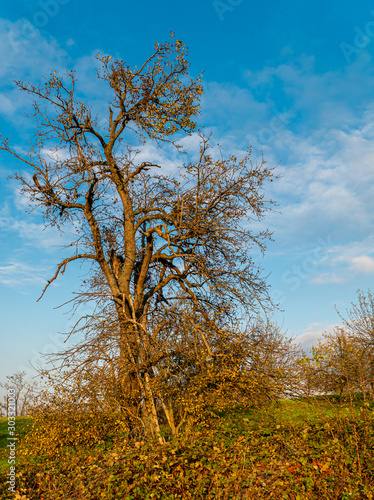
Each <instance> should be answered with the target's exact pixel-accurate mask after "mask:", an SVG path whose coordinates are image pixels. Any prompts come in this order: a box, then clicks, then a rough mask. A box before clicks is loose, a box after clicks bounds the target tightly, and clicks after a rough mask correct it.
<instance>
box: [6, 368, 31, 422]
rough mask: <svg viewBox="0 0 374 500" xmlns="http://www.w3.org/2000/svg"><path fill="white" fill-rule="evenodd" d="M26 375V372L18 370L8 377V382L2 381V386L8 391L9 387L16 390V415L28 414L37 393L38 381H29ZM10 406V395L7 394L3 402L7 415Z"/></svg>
mask: <svg viewBox="0 0 374 500" xmlns="http://www.w3.org/2000/svg"><path fill="white" fill-rule="evenodd" d="M25 376H26V373H25V372H17V373H14V374H13V375H9V376H8V377H6V378H7V382H0V387H2V388H3V389H6V390H7V391H9V389H13V390H14V392H13V393H12V396H13V397H14V406H15V416H22V415H26V414H27V412H28V409H29V407H30V405H31V404H32V401H33V399H34V397H35V395H36V390H37V383H36V382H32V383H30V382H28V381H27V380H26V378H25ZM8 406H9V403H8V396H7V395H5V396H4V403H1V407H2V409H3V410H4V411H5V414H6V415H8Z"/></svg>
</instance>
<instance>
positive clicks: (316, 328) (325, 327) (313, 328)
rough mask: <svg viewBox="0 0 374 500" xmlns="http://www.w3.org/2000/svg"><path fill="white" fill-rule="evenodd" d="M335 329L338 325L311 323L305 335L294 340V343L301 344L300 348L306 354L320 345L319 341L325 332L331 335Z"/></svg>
mask: <svg viewBox="0 0 374 500" xmlns="http://www.w3.org/2000/svg"><path fill="white" fill-rule="evenodd" d="M335 327H336V325H333V324H326V323H310V324H309V325H308V326H307V327H306V329H305V330H304V332H303V333H301V334H300V335H297V336H296V337H295V338H294V342H295V343H296V344H300V347H301V348H302V349H303V350H304V351H305V352H308V351H310V349H311V348H312V347H313V346H315V345H317V344H318V340H319V339H320V338H321V337H322V335H323V334H324V333H325V332H327V333H330V332H332V331H333V329H334V328H335Z"/></svg>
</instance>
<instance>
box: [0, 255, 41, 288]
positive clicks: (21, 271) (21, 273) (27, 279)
mask: <svg viewBox="0 0 374 500" xmlns="http://www.w3.org/2000/svg"><path fill="white" fill-rule="evenodd" d="M46 271H47V269H46V268H44V267H36V266H30V265H28V264H24V263H22V262H14V261H13V262H9V263H7V264H0V283H1V284H2V285H6V286H13V287H20V286H24V285H38V286H40V285H41V284H43V283H45V278H43V276H44V275H45V274H46Z"/></svg>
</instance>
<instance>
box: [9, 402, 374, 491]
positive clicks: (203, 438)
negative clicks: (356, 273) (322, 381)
mask: <svg viewBox="0 0 374 500" xmlns="http://www.w3.org/2000/svg"><path fill="white" fill-rule="evenodd" d="M0 423H1V436H2V437H1V446H2V449H3V448H4V445H5V444H6V442H5V440H4V429H5V430H6V428H5V427H4V425H5V424H4V419H2V420H1V421H0ZM29 424H30V420H28V419H18V420H17V425H18V427H19V429H20V435H22V434H23V435H24V434H25V433H26V432H27V431H28V429H29ZM20 448H22V446H21V445H20ZM45 451H46V453H45V454H44V455H40V456H24V457H22V458H21V459H20V461H19V463H18V465H17V472H18V473H20V474H21V476H19V477H18V479H17V481H18V487H19V490H20V493H21V494H22V495H25V496H24V497H23V498H24V499H26V498H27V499H39V500H40V499H43V500H47V499H53V500H62V499H66V500H67V499H71V500H72V499H77V500H78V499H79V500H80V499H92V500H98V499H121V500H138V499H139V500H145V499H161V500H164V499H165V500H167V499H177V498H181V499H191V500H192V499H193V500H197V499H261V500H262V499H292V500H304V499H315V500H325V499H326V500H328V499H341V500H347V499H369V500H370V499H372V498H374V495H373V492H374V429H373V407H372V404H371V403H368V402H367V401H364V400H363V399H362V397H356V398H355V400H352V401H350V400H349V399H348V400H347V401H339V399H338V398H333V397H331V398H314V399H304V400H301V399H292V400H284V401H280V402H278V403H277V404H270V405H268V406H266V407H263V408H261V409H256V410H252V411H242V410H241V409H240V408H236V409H235V410H233V411H232V412H230V413H226V414H224V415H218V416H217V419H216V420H215V421H214V422H212V423H211V425H209V426H205V427H200V428H199V427H195V428H194V429H190V431H189V433H187V434H186V435H185V436H182V437H180V438H178V439H174V440H169V441H168V442H167V443H166V444H165V445H159V444H156V443H154V442H144V441H142V440H139V441H136V440H135V441H133V442H127V441H125V439H124V438H123V439H122V440H120V441H118V442H113V440H112V439H109V438H108V439H103V440H102V441H100V442H98V443H97V444H96V445H95V446H91V447H84V446H81V445H77V446H71V445H70V446H68V447H65V448H61V449H60V450H59V451H58V452H54V453H53V454H48V450H45ZM1 453H2V455H1V457H2V458H3V456H4V455H3V453H4V452H3V451H2V452H1ZM2 464H3V465H4V462H2ZM0 491H2V495H3V496H2V497H1V498H7V496H6V495H7V494H6V490H5V487H4V485H3V489H2V490H0ZM9 498H11V497H9Z"/></svg>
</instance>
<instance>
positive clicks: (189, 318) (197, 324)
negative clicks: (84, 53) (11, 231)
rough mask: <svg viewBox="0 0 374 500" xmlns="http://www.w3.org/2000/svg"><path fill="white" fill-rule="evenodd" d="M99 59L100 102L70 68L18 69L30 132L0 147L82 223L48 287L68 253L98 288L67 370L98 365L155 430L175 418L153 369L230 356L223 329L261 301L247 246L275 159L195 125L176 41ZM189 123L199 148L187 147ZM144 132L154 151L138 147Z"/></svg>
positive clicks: (196, 88) (194, 84) (134, 416)
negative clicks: (96, 106) (103, 93)
mask: <svg viewBox="0 0 374 500" xmlns="http://www.w3.org/2000/svg"><path fill="white" fill-rule="evenodd" d="M98 59H99V61H100V64H101V70H100V71H99V73H98V78H100V79H102V80H103V81H104V82H105V83H106V84H107V85H108V87H109V89H110V92H111V99H110V102H107V103H106V104H105V105H104V104H103V105H102V107H101V109H102V110H103V112H102V113H103V114H102V115H100V114H99V115H94V113H93V112H92V109H91V107H90V105H89V104H88V103H86V102H83V101H82V100H81V98H78V90H77V84H78V82H77V80H76V77H75V74H74V73H73V72H69V73H67V74H66V75H63V76H60V75H57V74H56V73H55V72H53V73H52V74H51V75H50V77H49V78H48V79H47V80H46V81H45V83H44V84H40V85H34V84H31V83H22V82H17V85H18V87H19V88H20V89H21V90H22V91H24V92H26V93H28V94H30V96H31V97H32V98H34V110H35V113H34V115H33V116H32V117H31V119H32V120H35V123H36V124H37V128H36V133H35V139H34V141H33V143H32V144H33V146H32V148H31V150H30V151H29V152H28V154H27V155H25V156H22V155H20V154H19V153H18V149H16V148H14V147H13V146H12V145H10V143H9V142H8V140H6V139H3V141H2V149H4V150H6V151H8V152H9V153H11V154H12V155H13V156H14V157H16V158H17V159H18V160H20V161H22V162H23V164H24V166H25V170H24V171H23V172H19V173H16V174H15V178H16V179H17V180H18V181H19V182H20V184H21V189H22V193H23V194H24V195H25V196H27V197H28V198H29V200H30V204H31V205H32V206H33V207H39V208H41V210H42V211H43V214H44V217H45V220H46V223H48V224H52V225H56V226H58V227H59V228H60V229H61V230H64V229H65V228H67V227H70V226H74V227H75V228H76V230H77V232H78V236H77V239H76V241H74V242H72V244H71V245H70V246H69V247H67V254H66V257H65V258H64V259H63V260H62V261H61V262H59V263H57V268H56V272H55V274H54V275H53V276H51V278H50V280H49V281H48V283H47V284H46V287H45V289H44V291H43V294H44V292H45V291H46V290H47V288H48V287H49V286H50V284H51V283H53V282H54V281H55V280H56V279H58V277H59V276H60V275H61V274H63V273H64V271H65V269H66V267H67V266H70V265H71V264H73V263H74V262H75V261H86V262H88V263H91V267H90V278H89V279H87V280H85V282H84V283H83V284H82V286H83V288H82V290H80V292H79V294H78V295H77V301H78V303H79V302H81V301H84V300H90V301H94V303H95V305H96V307H95V312H94V313H93V314H92V315H89V316H86V317H85V318H84V319H82V321H83V326H80V328H83V329H84V330H85V332H86V337H85V341H83V343H81V344H80V345H79V346H77V347H76V349H75V351H74V353H72V352H71V353H70V354H71V356H70V358H69V363H72V361H71V359H72V357H74V356H73V354H74V355H75V356H76V357H77V356H78V357H79V356H83V357H82V358H80V361H79V362H77V364H76V366H75V369H78V368H77V367H78V365H79V366H80V367H82V366H86V367H91V369H92V370H93V367H94V365H95V363H96V367H101V369H102V368H103V366H104V365H105V366H106V369H107V373H108V376H110V377H113V380H115V381H116V383H115V386H116V391H115V392H116V396H115V397H116V401H117V402H118V404H119V406H120V408H121V411H122V413H123V415H124V416H125V417H126V418H127V419H128V421H129V425H132V424H131V422H133V423H134V422H136V421H141V422H142V424H143V425H144V426H146V427H147V428H148V429H149V430H150V431H151V432H152V433H153V434H158V433H159V431H160V418H161V417H160V416H161V414H162V415H164V416H165V415H166V417H167V420H168V421H169V423H170V422H173V418H174V417H173V415H172V412H173V407H172V404H170V398H169V399H167V395H166V393H164V392H163V389H162V384H161V383H160V380H161V381H162V383H163V384H164V385H167V384H169V387H171V386H173V383H172V381H173V380H175V381H178V383H179V384H180V383H181V380H183V381H184V382H185V381H187V380H189V378H188V376H187V375H186V373H187V372H188V370H191V366H193V361H191V359H192V358H193V359H195V361H196V359H200V360H204V361H203V362H202V361H201V363H200V364H205V366H213V365H214V363H215V360H217V359H219V365H220V366H222V363H224V360H225V359H226V358H227V359H228V358H229V357H230V356H231V358H230V359H231V361H230V362H231V363H232V362H233V359H234V358H235V356H234V358H233V357H232V352H231V353H230V352H228V351H229V350H228V349H227V347H228V345H230V339H229V338H228V337H227V335H228V332H230V328H231V331H232V332H234V330H235V328H236V329H237V328H239V327H238V325H236V326H235V324H234V323H235V321H236V320H237V318H238V316H239V315H240V317H243V316H245V315H247V317H253V315H255V314H256V312H257V311H258V309H259V308H260V307H266V303H267V301H268V294H267V285H266V282H265V280H264V278H263V277H262V275H261V272H260V269H259V268H258V267H257V265H256V264H255V262H254V261H253V259H252V256H251V249H253V248H257V249H260V250H261V251H263V250H264V249H265V243H266V239H267V238H268V237H269V233H268V231H267V230H262V229H258V227H259V225H258V224H257V221H258V220H260V219H261V218H262V217H263V215H264V212H265V211H266V210H268V209H269V208H270V206H271V203H272V202H271V201H270V200H266V199H265V197H264V184H265V183H267V182H269V181H271V180H272V179H273V172H272V169H269V168H267V167H266V165H265V162H264V161H263V160H261V161H259V162H252V161H251V158H250V149H248V151H247V152H246V153H245V154H244V155H243V156H242V157H241V158H237V157H235V156H233V155H230V156H228V157H224V156H223V153H222V151H221V150H220V148H215V149H214V148H211V146H210V142H209V138H208V137H206V136H204V135H203V134H201V133H199V132H197V131H196V123H195V121H194V119H195V117H196V115H197V114H198V113H199V100H200V97H201V95H202V92H203V89H202V84H201V79H200V78H197V79H189V78H188V68H189V64H188V61H187V50H186V47H185V46H184V44H183V43H182V42H180V41H178V40H175V39H174V37H172V40H171V42H170V43H165V44H162V45H159V44H157V45H156V46H155V49H154V52H153V54H152V55H151V56H150V57H149V58H148V59H147V60H146V61H145V63H144V64H143V65H141V66H140V67H135V68H131V67H130V66H128V65H127V64H126V63H125V62H124V61H122V60H113V59H112V58H111V57H109V56H105V57H101V56H100V55H98ZM191 134H194V137H196V138H199V143H200V146H199V149H198V151H197V152H187V151H185V150H184V149H183V147H182V144H183V138H184V137H186V136H188V135H191ZM149 144H153V146H154V147H153V149H152V151H156V152H157V155H155V157H154V158H152V157H150V158H147V160H145V159H144V151H143V148H146V147H147V146H149ZM173 147H175V149H174V154H173V155H172V157H173V161H175V166H174V169H170V166H169V168H168V170H166V169H165V167H164V165H163V161H161V160H159V158H161V157H163V156H165V155H166V154H167V153H170V151H171V150H172V148H173ZM161 153H162V154H161ZM170 172H171V173H170ZM253 222H255V224H253ZM81 325H82V323H81ZM235 331H236V332H237V330H235ZM233 335H234V336H235V335H236V334H234V333H233ZM225 339H226V340H225ZM235 343H236V344H237V342H236V341H235V342H234V344H235ZM234 344H233V345H234ZM186 350H187V351H188V357H189V361H188V363H187V364H186V363H185V362H184V361H182V360H183V359H185V357H186V354H187V353H186ZM87 353H89V355H87ZM225 356H226V358H225ZM83 359H84V361H82V360H83ZM63 364H65V366H66V365H67V364H68V361H67V358H66V356H65V358H64V360H63ZM230 366H231V365H230ZM178 367H179V369H180V370H179V372H178ZM186 367H188V369H187V368H186ZM183 370H184V371H183ZM186 370H187V371H186ZM220 373H222V370H220ZM174 425H175V423H174Z"/></svg>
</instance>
